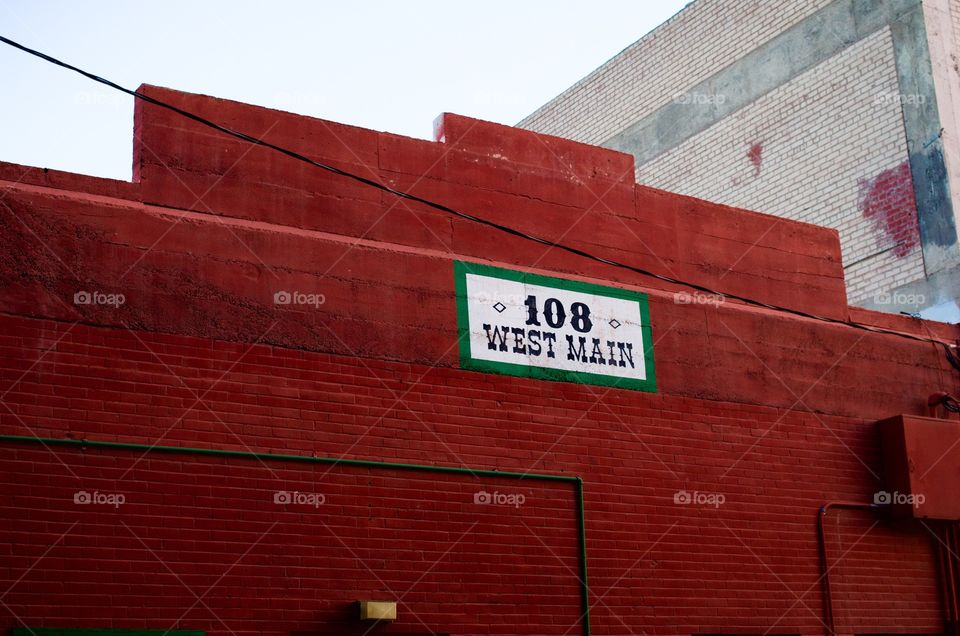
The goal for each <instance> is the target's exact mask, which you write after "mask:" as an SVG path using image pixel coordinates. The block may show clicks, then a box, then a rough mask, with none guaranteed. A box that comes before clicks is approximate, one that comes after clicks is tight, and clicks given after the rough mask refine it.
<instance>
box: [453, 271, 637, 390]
mask: <svg viewBox="0 0 960 636" xmlns="http://www.w3.org/2000/svg"><path fill="white" fill-rule="evenodd" d="M454 273H455V276H456V288H457V321H458V326H459V331H460V365H461V366H462V367H463V368H467V369H474V370H477V371H488V372H493V373H506V374H510V375H522V376H529V377H535V378H542V379H549V380H561V381H568V382H581V383H588V384H602V385H607V386H615V387H621V388H631V389H639V390H643V391H656V379H655V377H654V367H653V347H652V344H651V329H650V320H649V309H648V305H647V297H646V294H641V293H637V292H632V291H626V290H623V289H617V288H615V287H604V286H600V285H592V284H590V283H583V282H581V281H573V280H565V279H561V278H552V277H548V276H540V275H537V274H528V273H524V272H516V271H512V270H506V269H501V268H498V267H491V266H488V265H478V264H475V263H465V262H459V261H458V262H455V263H454Z"/></svg>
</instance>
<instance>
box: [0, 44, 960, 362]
mask: <svg viewBox="0 0 960 636" xmlns="http://www.w3.org/2000/svg"><path fill="white" fill-rule="evenodd" d="M0 42H3V43H5V44H8V45H9V46H12V47H14V48H16V49H20V50H21V51H23V52H25V53H29V54H30V55H33V56H35V57H38V58H40V59H42V60H45V61H47V62H50V63H51V64H54V65H56V66H60V67H62V68H65V69H67V70H70V71H73V72H75V73H79V74H80V75H83V76H84V77H86V78H88V79H91V80H93V81H95V82H98V83H100V84H103V85H105V86H109V87H110V88H113V89H115V90H118V91H120V92H122V93H126V94H127V95H130V96H132V97H134V98H136V99H139V100H142V101H144V102H147V103H149V104H153V105H154V106H158V107H160V108H165V109H167V110H169V111H172V112H174V113H176V114H178V115H180V116H182V117H184V118H186V119H189V120H191V121H194V122H196V123H198V124H201V125H203V126H205V127H207V128H212V129H213V130H216V131H219V132H221V133H223V134H225V135H229V136H231V137H234V138H236V139H240V140H242V141H246V142H248V143H251V144H255V145H257V146H262V147H264V148H269V149H270V150H274V151H276V152H279V153H281V154H283V155H286V156H288V157H290V158H292V159H295V160H297V161H302V162H304V163H307V164H310V165H312V166H314V167H316V168H320V169H321V170H326V171H328V172H332V173H333V174H337V175H340V176H343V177H346V178H347V179H352V180H353V181H357V182H359V183H362V184H364V185H367V186H370V187H372V188H376V189H377V190H381V191H383V192H387V193H389V194H392V195H394V196H397V197H400V198H401V199H406V200H408V201H414V202H416V203H420V204H422V205H425V206H427V207H430V208H433V209H435V210H439V211H440V212H444V213H447V214H451V215H453V216H456V217H459V218H461V219H465V220H467V221H471V222H473V223H478V224H480V225H485V226H487V227H490V228H493V229H495V230H497V231H499V232H502V233H504V234H508V235H510V236H515V237H518V238H521V239H524V240H528V241H532V242H535V243H539V244H540V245H546V246H548V247H550V248H553V249H557V250H561V251H564V252H567V253H569V254H573V255H575V256H580V257H582V258H585V259H588V260H591V261H595V262H597V263H603V264H605V265H609V266H611V267H615V268H618V269H623V270H626V271H629V272H633V273H635V274H640V275H641V276H647V277H650V278H654V279H656V280H659V281H663V282H665V283H670V284H672V285H680V286H682V287H687V288H689V289H693V290H696V291H699V292H703V293H705V294H710V295H713V296H718V297H721V298H724V299H731V300H737V301H740V302H742V303H744V304H746V305H751V306H754V307H762V308H764V309H769V310H772V311H777V312H781V313H785V314H790V315H793V316H799V317H801V318H808V319H811V320H817V321H820V322H825V323H830V324H835V325H842V326H846V327H852V328H855V329H861V330H864V331H869V332H873V333H879V334H887V335H892V336H899V337H901V338H907V339H909V340H915V341H917V342H930V343H934V344H938V345H941V346H942V347H943V348H944V349H945V350H946V351H947V353H948V359H949V357H952V354H951V353H950V349H956V348H957V345H956V344H953V343H947V342H944V341H942V340H938V339H935V338H926V337H923V336H918V335H915V334H910V333H906V332H902V331H896V330H893V329H885V328H883V327H875V326H873V325H866V324H863V323H859V322H856V321H852V320H840V319H839V318H831V317H829V316H819V315H817V314H813V313H809V312H806V311H800V310H797V309H790V308H788V307H781V306H779V305H772V304H770V303H765V302H762V301H759V300H755V299H753V298H749V297H746V296H741V295H739V294H733V293H729V292H720V291H716V290H714V289H710V288H709V287H706V286H704V285H699V284H697V283H691V282H688V281H684V280H680V279H677V278H673V277H671V276H665V275H663V274H658V273H656V272H652V271H650V270H647V269H643V268H641V267H635V266H633V265H630V264H628V263H622V262H619V261H615V260H612V259H608V258H604V257H602V256H597V255H595V254H591V253H590V252H587V251H585V250H582V249H580V248H577V247H573V246H571V245H566V244H563V243H557V242H555V241H551V240H549V239H546V238H543V237H542V236H537V235H535V234H528V233H526V232H521V231H520V230H517V229H515V228H512V227H510V226H507V225H503V224H501V223H497V222H496V221H491V220H489V219H484V218H482V217H478V216H476V215H473V214H470V213H467V212H462V211H460V210H456V209H454V208H451V207H449V206H447V205H444V204H442V203H436V202H435V201H430V200H429V199H424V198H423V197H420V196H417V195H415V194H410V193H409V192H404V191H402V190H397V189H395V188H391V187H390V186H388V185H386V184H384V183H380V182H379V181H376V180H374V179H369V178H367V177H362V176H360V175H357V174H353V173H351V172H348V171H346V170H343V169H341V168H337V167H336V166H331V165H329V164H325V163H321V162H319V161H315V160H313V159H311V158H310V157H307V156H305V155H302V154H300V153H298V152H296V151H294V150H290V149H289V148H284V147H283V146H278V145H276V144H273V143H270V142H268V141H264V140H263V139H260V138H258V137H254V136H252V135H248V134H247V133H244V132H241V131H237V130H233V129H232V128H228V127H226V126H222V125H220V124H218V123H216V122H214V121H211V120H209V119H206V118H205V117H201V116H200V115H197V114H195V113H191V112H190V111H187V110H184V109H182V108H178V107H177V106H174V105H172V104H168V103H166V102H164V101H162V100H159V99H157V98H155V97H151V96H150V95H145V94H143V93H141V92H139V91H135V90H132V89H129V88H126V87H123V86H120V85H119V84H117V83H115V82H112V81H110V80H108V79H105V78H103V77H100V76H99V75H95V74H93V73H90V72H89V71H85V70H83V69H81V68H78V67H76V66H73V65H72V64H68V63H66V62H63V61H61V60H59V59H57V58H55V57H52V56H50V55H47V54H46V53H43V52H41V51H37V50H35V49H31V48H29V47H27V46H24V45H23V44H20V43H18V42H15V41H13V40H11V39H9V38H6V37H4V36H2V35H0ZM955 359H956V358H955V357H954V358H953V360H951V364H953V362H954V360H955Z"/></svg>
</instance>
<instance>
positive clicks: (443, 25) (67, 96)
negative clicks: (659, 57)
mask: <svg viewBox="0 0 960 636" xmlns="http://www.w3.org/2000/svg"><path fill="white" fill-rule="evenodd" d="M687 1H688V0H657V1H650V0H634V1H632V2H627V1H614V0H610V1H604V0H594V1H593V2H583V1H582V0H580V1H566V0H564V1H549V2H548V1H546V0H544V1H540V0H537V1H529V2H524V1H517V0H514V1H512V2H507V1H501V0H485V1H484V2H475V3H465V2H464V3H456V2H452V1H450V0H448V1H447V2H432V1H430V2H428V1H426V0H424V1H416V0H407V1H395V2H386V1H377V2H374V1H368V2H285V1H278V0H274V1H270V2H241V1H237V0H231V1H229V2H224V1H210V2H203V1H202V0H193V1H180V0H172V1H165V2H130V1H128V2H118V1H114V2H108V1H96V0H94V1H90V2H67V1H62V2H61V1H52V0H32V1H31V0H2V1H0V33H2V34H3V35H5V36H6V37H9V38H11V39H13V40H16V41H18V42H20V43H21V44H24V45H26V46H29V47H32V48H36V49H39V50H41V51H43V52H45V53H48V54H50V55H52V56H54V57H59V58H60V59H62V60H64V61H66V62H70V63H72V64H75V65H76V66H79V67H81V68H84V69H87V70H89V71H91V72H93V73H96V74H99V75H101V76H104V77H106V78H108V79H111V80H113V81H115V82H117V83H119V84H121V85H124V86H127V87H129V88H136V87H137V86H138V85H140V84H141V83H150V84H158V85H162V86H169V87H171V88H177V89H180V90H184V91H191V92H197V93H205V94H208V95H215V96H218V97H226V98H230V99H235V100H239V101H243V102H249V103H252V104H259V105H263V106H269V107H272V108H280V109H283V110H288V111H291V112H296V113H302V114H305V115H311V116H315V117H323V118H326V119H332V120H335V121H340V122H345V123H349V124H354V125H358V126H364V127H367V128H374V129H377V130H388V131H391V132H396V133H400V134H405V135H409V136H413V137H423V138H430V137H431V133H432V123H433V119H434V118H435V117H436V116H437V115H438V114H440V113H441V112H444V111H450V112H455V113H460V114H463V115H468V116H471V117H477V118H480V119H487V120H491V121H497V122H502V123H507V124H515V123H516V122H517V121H518V120H519V119H521V118H522V117H523V116H525V115H527V114H528V113H530V112H531V111H533V110H534V109H536V108H537V107H538V106H540V105H541V104H543V103H544V102H546V101H548V100H549V99H550V98H552V97H553V96H555V95H556V94H557V93H559V92H560V91H562V90H563V89H565V88H566V87H568V86H570V85H571V84H573V83H574V82H575V81H577V80H578V79H580V78H581V77H583V76H584V75H586V74H587V73H589V72H590V71H591V70H593V69H594V68H596V67H597V66H599V65H600V64H601V63H603V62H604V61H606V60H607V59H609V58H610V57H612V56H613V55H615V54H616V53H618V52H619V51H620V50H622V49H623V48H624V47H626V46H627V45H629V44H631V43H632V42H634V41H636V40H637V39H639V38H640V37H641V36H643V35H644V34H645V33H647V32H648V31H650V30H651V29H653V28H654V27H656V26H657V25H659V24H660V23H662V22H663V21H664V20H666V19H667V18H669V17H670V16H671V15H673V14H674V13H676V12H677V11H679V10H680V9H681V8H682V7H683V6H684V5H685V4H686V3H687ZM0 69H2V77H3V93H2V94H3V97H4V99H0V122H2V124H0V126H2V130H3V132H2V135H0V160H2V161H10V162H14V163H22V164H27V165H34V166H41V167H47V168H55V169H58V170H69V171H72V172H80V173H84V174H91V175H97V176H104V177H113V178H118V179H129V178H130V166H131V148H132V128H133V98H130V97H127V96H124V95H122V94H120V93H116V92H114V91H111V90H110V89H108V88H106V87H103V86H100V85H98V84H95V83H93V82H91V81H90V80H87V79H85V78H82V77H81V76H79V75H76V74H74V73H71V72H70V71H67V70H65V69H60V68H57V67H54V66H52V65H50V64H48V63H46V62H43V61H42V60H39V59H37V58H35V57H32V56H29V55H27V54H25V53H22V52H20V51H17V50H15V49H12V48H10V47H8V46H6V45H3V44H0Z"/></svg>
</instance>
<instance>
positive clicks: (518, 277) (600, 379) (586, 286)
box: [453, 261, 657, 393]
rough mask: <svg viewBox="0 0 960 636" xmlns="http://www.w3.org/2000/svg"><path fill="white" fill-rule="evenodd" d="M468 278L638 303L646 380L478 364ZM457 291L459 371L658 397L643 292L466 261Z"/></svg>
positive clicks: (460, 264) (456, 273) (456, 268)
mask: <svg viewBox="0 0 960 636" xmlns="http://www.w3.org/2000/svg"><path fill="white" fill-rule="evenodd" d="M467 274H477V275H480V276H489V277H492V278H499V279H501V280H509V281H514V282H518V283H530V284H533V285H540V286H543V287H554V288H556V289H565V290H568V291H575V292H582V293H587V294H593V295H594V296H606V297H608V298H617V299H620V300H635V301H636V302H637V304H638V305H639V306H640V321H641V330H642V332H643V347H644V350H643V359H644V361H645V364H646V372H647V373H646V375H647V377H646V379H644V380H638V379H636V378H622V377H615V376H609V375H601V374H599V373H586V372H583V371H564V370H561V369H547V368H544V367H535V366H529V365H525V364H513V363H509V362H491V361H489V360H477V359H475V358H474V357H473V355H472V354H471V351H470V315H469V313H468V310H467ZM453 277H454V287H455V289H456V294H457V337H458V338H459V341H460V368H462V369H469V370H471V371H481V372H484V373H499V374H502V375H514V376H520V377H524V378H535V379H538V380H551V381H554V382H575V383H578V384H597V385H600V386H609V387H614V388H618V389H633V390H635V391H647V392H649V393H656V391H657V378H656V374H655V373H654V364H653V328H652V326H651V325H650V306H649V303H648V301H647V295H646V294H644V293H641V292H634V291H628V290H626V289H618V288H616V287H604V286H601V285H594V284H592V283H584V282H582V281H578V280H568V279H565V278H554V277H553V276H541V275H540V274H530V273H528V272H518V271H515V270H511V269H503V268H500V267H494V266H492V265H481V264H479V263H469V262H466V261H454V262H453Z"/></svg>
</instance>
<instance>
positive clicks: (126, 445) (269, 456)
mask: <svg viewBox="0 0 960 636" xmlns="http://www.w3.org/2000/svg"><path fill="white" fill-rule="evenodd" d="M0 441H3V442H12V443H34V444H42V445H45V446H72V447H75V448H109V449H120V450H132V451H144V452H153V453H179V454H182V455H206V456H210V457H236V458H238V459H259V460H272V461H286V462H303V463H308V464H328V465H332V466H336V465H344V466H356V467H361V468H381V469H389V470H409V471H418V472H425V473H446V474H454V475H472V476H475V477H477V476H484V477H500V478H504V479H516V480H521V479H534V480H538V481H552V482H567V483H572V484H573V485H574V492H575V494H576V498H577V535H578V539H579V546H578V547H579V553H580V605H581V609H582V611H583V614H582V616H581V619H582V621H583V634H584V636H590V587H589V586H588V585H587V529H586V516H585V514H584V506H583V479H581V478H580V477H578V476H570V475H544V474H539V473H513V472H501V471H498V470H486V469H480V470H474V469H471V468H459V467H456V466H431V465H429V464H401V463H394V462H377V461H371V460H367V459H335V458H333V457H313V456H310V455H280V454H276V453H254V452H249V451H234V450H223V449H218V448H192V447H189V446H149V445H147V444H133V443H130V442H104V441H97V440H86V439H57V438H52V437H48V438H44V437H29V436H23V435H0Z"/></svg>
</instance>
